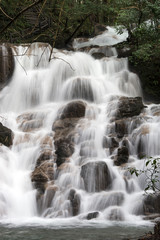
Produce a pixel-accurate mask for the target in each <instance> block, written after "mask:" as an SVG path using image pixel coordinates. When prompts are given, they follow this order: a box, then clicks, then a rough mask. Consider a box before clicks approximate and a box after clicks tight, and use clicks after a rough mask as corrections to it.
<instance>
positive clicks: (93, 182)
mask: <svg viewBox="0 0 160 240" xmlns="http://www.w3.org/2000/svg"><path fill="white" fill-rule="evenodd" d="M80 174H81V177H82V178H83V180H84V186H85V189H86V191H88V192H100V191H103V190H106V189H109V188H110V185H111V175H110V171H109V169H108V166H107V164H106V163H105V162H103V161H96V162H88V163H86V164H85V165H83V166H82V167H81V173H80Z"/></svg>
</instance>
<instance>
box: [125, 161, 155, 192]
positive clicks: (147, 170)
mask: <svg viewBox="0 0 160 240" xmlns="http://www.w3.org/2000/svg"><path fill="white" fill-rule="evenodd" d="M159 169H160V158H152V157H150V158H148V159H147V160H146V161H145V167H144V169H143V170H139V169H136V168H130V169H129V171H130V173H131V175H133V174H135V175H136V177H139V176H140V175H142V174H144V175H145V179H146V184H147V185H146V187H145V189H144V190H145V192H147V191H148V190H152V191H154V192H155V193H157V192H160V186H159V185H160V184H159V183H160V175H159V174H160V170H159Z"/></svg>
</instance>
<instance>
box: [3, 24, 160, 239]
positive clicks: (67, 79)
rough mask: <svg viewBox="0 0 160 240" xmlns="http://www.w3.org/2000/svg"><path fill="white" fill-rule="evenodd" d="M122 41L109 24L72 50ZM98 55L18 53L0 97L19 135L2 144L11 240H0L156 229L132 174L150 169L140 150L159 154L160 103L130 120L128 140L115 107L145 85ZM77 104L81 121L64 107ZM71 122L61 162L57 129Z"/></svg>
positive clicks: (6, 229) (43, 50)
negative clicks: (68, 150)
mask: <svg viewBox="0 0 160 240" xmlns="http://www.w3.org/2000/svg"><path fill="white" fill-rule="evenodd" d="M126 37H127V34H126V33H125V34H124V35H121V36H118V35H116V33H115V31H114V29H112V28H109V29H108V32H106V33H104V34H102V35H101V36H98V37H96V38H94V39H91V40H89V41H87V42H84V41H82V40H78V39H77V40H75V41H74V42H73V47H74V48H75V49H80V48H82V47H86V46H87V47H88V46H90V45H99V46H105V45H108V46H111V45H113V44H115V43H118V42H121V41H124V40H125V38H126ZM97 49H98V48H90V50H88V52H82V51H78V50H77V51H73V52H72V51H66V50H61V51H60V50H56V49H54V50H53V53H52V56H51V61H49V59H50V52H51V47H50V46H49V45H47V44H43V43H33V44H31V45H23V46H14V47H13V48H12V51H13V54H14V55H15V57H14V59H15V69H14V73H13V76H12V79H11V82H10V83H9V84H8V85H7V86H6V87H5V88H4V89H3V90H2V91H1V92H0V112H1V115H0V116H1V122H2V124H3V125H5V126H6V127H8V128H10V129H11V130H12V131H13V134H14V138H13V145H12V146H11V147H10V148H8V147H6V146H4V145H1V146H0V152H1V154H0V222H1V224H2V226H1V230H0V231H1V236H3V237H4V236H5V237H4V238H2V237H1V238H0V239H6V240H7V239H28V238H27V236H29V239H52V238H51V235H52V234H54V236H57V237H55V238H54V239H66V238H68V239H75V238H77V239H96V240H97V239H102V238H103V239H127V237H130V238H131V239H135V237H136V236H138V235H141V234H143V233H144V232H145V231H147V229H148V226H150V227H151V226H152V224H151V223H150V222H147V221H145V220H144V215H145V213H144V212H143V201H144V188H145V187H146V180H145V178H144V177H143V176H141V178H140V180H139V178H137V177H135V176H131V175H130V174H129V172H128V170H127V168H128V167H129V166H131V167H132V166H134V167H136V168H138V169H140V168H143V167H144V161H143V160H140V157H139V152H140V148H141V151H143V154H145V155H147V156H153V157H154V156H156V157H157V156H159V155H160V147H159V144H158V141H159V139H160V128H159V120H160V106H159V105H154V104H150V105H148V106H147V107H145V108H144V109H143V110H142V111H141V113H140V114H138V116H136V117H133V118H126V120H125V124H126V125H125V128H126V129H127V134H126V133H124V134H122V133H121V132H120V133H119V132H118V133H117V132H116V131H115V128H116V127H115V126H117V125H116V124H119V123H120V121H121V120H120V119H118V120H117V119H115V116H116V114H117V111H118V106H119V101H120V99H121V97H122V96H123V97H124V99H128V98H130V99H131V98H132V99H134V98H135V97H143V96H142V90H141V86H140V81H139V78H138V76H137V75H136V74H134V73H132V72H130V71H129V69H128V60H127V59H126V58H121V59H119V58H117V56H116V55H117V52H116V49H115V48H113V47H112V46H111V47H110V48H108V53H107V52H105V54H108V56H106V57H103V58H101V59H99V60H98V59H94V58H93V57H92V56H91V55H92V53H93V52H97ZM137 99H139V98H137ZM77 100H78V101H79V103H80V104H81V105H82V107H83V106H85V113H84V117H83V116H82V117H81V116H80V117H79V119H77V118H76V119H75V120H74V123H73V120H72V119H69V120H64V119H65V117H62V116H63V110H64V109H65V107H66V106H69V105H67V104H70V103H71V102H72V101H73V102H72V103H76V102H77ZM78 114H79V113H78ZM59 116H60V117H59ZM115 120H116V121H119V122H116V121H115ZM69 122H70V124H71V125H72V124H73V126H74V127H72V129H71V131H72V132H73V134H72V136H71V137H70V138H72V145H73V148H74V150H73V151H72V154H70V155H69V156H65V160H64V162H62V164H61V163H57V161H58V160H57V161H56V160H55V159H56V154H57V148H58V149H59V148H60V146H59V145H58V147H57V144H58V141H60V140H59V139H62V138H63V137H64V134H68V135H67V137H68V136H69V134H70V133H68V132H67V131H68V130H66V132H67V133H66V132H65V128H64V129H63V131H62V132H61V129H62V128H63V127H62V126H61V125H63V124H64V125H65V124H66V125H67V127H68V124H69ZM57 125H58V126H57ZM57 129H58V130H57ZM67 129H68V128H67ZM117 134H122V135H123V136H118V135H117ZM57 139H58V140H57ZM62 140H63V139H62ZM55 142H56V143H55ZM126 142H127V143H126ZM63 143H64V142H63ZM60 144H61V142H60ZM68 144H70V143H68ZM126 146H127V149H128V150H127V151H128V152H127V156H128V158H127V161H126V163H124V164H115V163H116V160H115V159H116V156H117V153H118V148H119V149H122V147H125V149H126ZM65 147H66V145H64V148H65ZM62 148H63V147H62ZM62 150H63V149H62ZM119 151H120V150H119ZM41 153H44V154H48V153H49V155H50V157H49V159H47V160H48V162H47V164H50V165H47V168H49V171H50V172H51V173H49V174H50V175H52V176H51V178H50V179H48V181H46V182H45V184H44V183H43V184H42V183H40V184H41V185H36V184H39V183H37V182H36V181H37V180H35V176H34V177H33V172H34V171H35V168H37V169H39V171H42V169H41V168H38V167H39V166H38V167H37V159H40V154H41ZM45 156H46V155H45ZM47 156H48V155H47ZM57 156H58V155H57ZM63 159H64V157H63V156H62V158H61V160H63ZM44 160H46V159H44ZM43 164H45V163H44V162H42V163H41V165H43ZM41 165H40V167H41ZM48 166H49V167H48ZM44 169H45V167H44ZM38 174H40V173H38ZM50 175H49V176H50ZM31 176H32V177H31ZM36 176H37V175H36ZM38 176H39V175H38ZM40 176H41V175H40ZM43 177H44V178H43V179H45V177H46V176H44V175H43ZM31 179H32V181H31ZM40 181H42V179H41V180H40ZM44 181H45V180H44ZM35 182H36V184H35ZM42 182H43V181H42ZM44 188H45V189H44ZM15 226H19V227H15ZM24 226H25V227H24ZM27 226H28V227H27ZM29 226H30V227H29ZM31 226H32V227H31ZM34 226H35V228H34ZM42 226H43V227H42ZM64 226H65V227H64ZM132 226H134V227H132ZM12 227H13V228H12ZM47 228H48V230H47V232H46V229H47ZM57 228H58V229H57ZM61 228H62V229H65V230H64V237H63V231H61V230H60V229H61ZM82 228H83V232H82V231H81V229H82ZM53 229H54V231H53ZM71 229H72V230H71ZM76 229H77V230H76ZM106 229H108V230H106ZM76 231H77V232H76ZM106 231H108V232H106ZM119 231H120V232H121V234H118V232H119ZM135 232H136V233H135ZM32 233H33V234H32ZM26 234H27V235H26ZM61 234H62V235H61ZM81 234H82V235H83V236H82V238H80V235H81ZM85 234H86V235H85ZM21 235H23V237H22V236H21ZM59 235H60V236H61V238H60V236H59ZM18 236H19V238H18ZM20 236H21V237H20ZM31 236H32V237H31ZM38 236H39V237H38ZM78 236H79V237H78ZM87 236H88V237H87ZM89 236H90V237H89ZM36 237H37V238H36Z"/></svg>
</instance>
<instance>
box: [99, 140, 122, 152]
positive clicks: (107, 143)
mask: <svg viewBox="0 0 160 240" xmlns="http://www.w3.org/2000/svg"><path fill="white" fill-rule="evenodd" d="M118 146H119V143H118V141H117V140H116V139H115V138H114V137H107V136H104V137H103V148H109V149H110V153H112V152H113V151H114V150H115V149H116V148H117V147H118Z"/></svg>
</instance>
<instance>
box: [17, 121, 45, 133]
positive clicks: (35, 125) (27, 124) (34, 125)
mask: <svg viewBox="0 0 160 240" xmlns="http://www.w3.org/2000/svg"><path fill="white" fill-rule="evenodd" d="M42 125H43V121H42V120H39V119H37V120H36V119H34V120H30V121H24V122H23V123H22V124H20V125H19V128H20V129H21V130H22V131H23V132H30V131H35V130H38V129H39V128H41V127H42Z"/></svg>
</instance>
